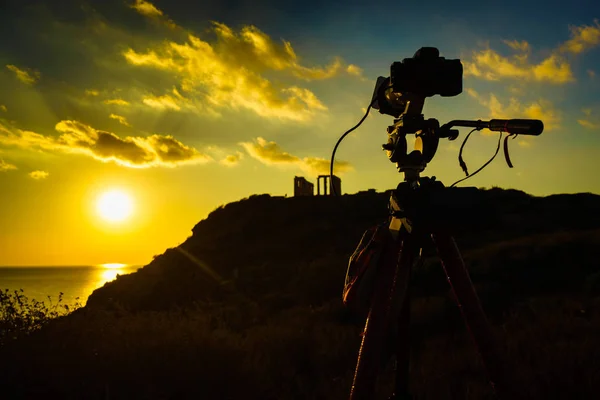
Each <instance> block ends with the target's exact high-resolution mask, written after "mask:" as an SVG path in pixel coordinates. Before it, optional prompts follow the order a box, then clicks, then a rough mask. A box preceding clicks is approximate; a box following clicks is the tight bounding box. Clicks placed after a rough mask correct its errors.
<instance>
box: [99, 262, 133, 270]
mask: <svg viewBox="0 0 600 400" xmlns="http://www.w3.org/2000/svg"><path fill="white" fill-rule="evenodd" d="M100 266H101V267H102V268H106V269H121V268H123V267H126V266H127V264H121V263H106V264H100Z"/></svg>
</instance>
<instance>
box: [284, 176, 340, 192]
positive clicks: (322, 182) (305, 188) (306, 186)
mask: <svg viewBox="0 0 600 400" xmlns="http://www.w3.org/2000/svg"><path fill="white" fill-rule="evenodd" d="M330 181H331V182H330ZM331 185H333V187H334V189H335V193H337V194H338V195H339V194H342V180H341V179H340V178H339V177H337V176H335V175H333V179H330V176H329V175H319V176H318V177H317V196H331V195H333V194H334V192H333V191H332V190H331ZM321 186H322V188H323V190H321ZM321 192H322V193H321ZM314 195H315V185H314V184H313V183H311V182H309V181H307V180H306V179H305V178H304V177H302V176H295V177H294V197H296V196H314Z"/></svg>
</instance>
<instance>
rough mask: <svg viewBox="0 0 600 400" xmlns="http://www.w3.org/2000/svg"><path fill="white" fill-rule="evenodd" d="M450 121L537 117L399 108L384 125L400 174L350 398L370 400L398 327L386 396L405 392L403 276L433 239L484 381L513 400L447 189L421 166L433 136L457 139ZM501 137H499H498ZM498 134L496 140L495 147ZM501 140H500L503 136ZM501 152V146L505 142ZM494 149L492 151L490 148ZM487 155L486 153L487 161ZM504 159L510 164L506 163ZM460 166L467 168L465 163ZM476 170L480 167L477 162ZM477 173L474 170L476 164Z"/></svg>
mask: <svg viewBox="0 0 600 400" xmlns="http://www.w3.org/2000/svg"><path fill="white" fill-rule="evenodd" d="M453 126H467V127H473V128H475V129H474V130H479V129H483V128H488V129H490V130H496V131H500V132H503V131H506V132H509V133H512V134H513V135H516V134H524V135H539V134H540V133H541V132H542V130H543V124H542V123H541V121H538V120H491V121H463V120H455V121H451V122H449V123H447V124H445V125H443V126H442V127H440V126H439V124H438V122H437V120H435V119H430V120H427V121H425V120H424V119H423V116H422V115H408V114H404V115H402V116H401V118H400V119H398V120H396V122H395V125H393V126H390V127H389V128H388V143H387V144H385V145H383V148H384V150H386V151H387V152H388V157H389V158H390V160H391V161H394V162H396V164H397V166H398V169H399V171H400V172H401V173H404V175H405V179H404V182H402V183H400V184H399V185H398V187H397V188H396V189H395V190H394V191H393V192H392V194H391V197H390V202H389V211H390V218H389V226H388V229H387V233H386V235H387V236H388V237H387V239H386V241H385V245H384V247H383V249H382V254H381V256H380V258H379V262H378V264H377V266H376V267H377V269H376V271H377V272H376V278H375V280H374V283H373V295H372V297H371V303H370V309H369V313H368V316H367V321H366V323H365V327H364V330H363V335H362V336H363V338H362V343H361V347H360V350H359V355H358V360H357V364H356V370H355V374H354V380H353V383H352V389H351V393H350V400H363V399H365V400H366V399H372V398H373V394H374V391H375V384H376V380H377V375H378V372H379V369H380V367H381V366H382V365H381V360H382V359H383V357H384V355H385V354H384V350H385V344H384V343H385V341H386V339H387V338H388V337H389V336H388V335H389V332H390V331H393V329H392V327H393V326H394V324H396V325H395V326H396V327H397V332H396V337H395V341H396V346H395V356H396V371H395V375H396V376H395V378H396V379H395V381H396V386H395V392H394V395H393V396H392V397H391V399H410V398H411V397H410V392H409V363H410V343H409V324H410V296H409V281H410V276H411V268H412V265H413V263H414V261H415V260H416V259H417V258H418V257H420V255H421V252H422V249H423V247H424V245H425V243H426V242H427V241H428V240H431V241H432V242H433V244H434V245H435V247H436V249H437V253H438V256H439V258H440V260H441V264H442V267H443V269H444V272H445V274H446V277H447V280H448V283H449V284H450V287H451V289H452V291H453V294H454V298H455V300H456V302H457V304H458V307H459V309H460V311H461V314H462V316H463V319H464V322H465V324H466V326H467V328H468V330H469V332H470V334H471V338H472V340H473V342H474V343H475V346H476V348H477V350H478V352H479V355H480V358H481V359H482V361H483V364H484V368H485V370H486V373H487V377H488V379H489V382H490V384H491V386H492V388H493V389H494V392H495V393H496V395H497V396H499V397H500V398H503V399H518V398H520V396H519V394H518V393H517V392H516V390H515V386H514V384H515V383H516V382H515V379H514V377H512V376H510V375H511V371H510V370H509V369H508V368H507V363H506V360H504V357H503V354H502V353H501V352H500V351H499V345H498V342H497V340H496V339H495V337H494V335H493V333H492V329H491V326H490V324H489V322H488V320H487V317H486V315H485V313H484V311H483V309H482V307H481V303H480V301H479V298H478V296H477V294H476V292H475V289H474V288H473V284H472V283H471V279H470V276H469V273H468V272H467V269H466V266H465V263H464V261H463V259H462V256H461V254H460V251H459V249H458V247H457V245H456V242H455V241H454V238H453V237H452V236H451V234H450V232H451V231H452V226H451V223H450V222H449V219H448V215H449V212H450V207H449V204H451V203H452V202H453V200H452V196H451V195H450V193H449V190H450V189H449V188H446V187H445V186H444V185H443V184H442V183H441V182H439V181H436V180H435V177H432V178H428V177H421V176H420V173H421V172H422V171H423V170H424V169H425V166H426V165H427V163H428V162H429V161H430V160H431V159H432V158H433V156H434V154H435V151H436V149H437V146H438V141H439V138H450V139H451V140H453V139H455V138H456V137H457V136H458V132H457V131H456V130H452V129H450V128H451V127H453ZM415 132H417V139H420V141H421V142H420V143H418V146H419V147H420V148H419V150H414V151H412V152H411V153H410V154H407V152H406V134H408V133H415ZM501 137H502V136H500V138H501ZM499 146H500V141H499V142H498V149H499ZM505 146H506V141H505ZM505 152H506V147H505ZM496 153H497V151H496ZM490 161H491V160H490ZM509 165H510V163H509ZM465 169H466V167H465ZM480 170H481V169H480ZM477 172H478V171H477Z"/></svg>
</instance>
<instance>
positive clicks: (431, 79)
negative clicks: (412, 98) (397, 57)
mask: <svg viewBox="0 0 600 400" xmlns="http://www.w3.org/2000/svg"><path fill="white" fill-rule="evenodd" d="M462 76H463V66H462V63H461V62H460V60H446V59H445V58H444V57H440V52H439V50H438V49H437V48H435V47H422V48H421V49H419V50H417V52H416V53H415V55H414V56H413V58H405V59H404V60H402V61H401V62H394V63H393V64H392V65H391V67H390V83H391V86H392V88H393V91H394V92H396V93H410V94H412V95H416V96H423V97H432V96H435V95H436V94H437V95H440V96H443V97H452V96H458V95H459V94H461V93H462Z"/></svg>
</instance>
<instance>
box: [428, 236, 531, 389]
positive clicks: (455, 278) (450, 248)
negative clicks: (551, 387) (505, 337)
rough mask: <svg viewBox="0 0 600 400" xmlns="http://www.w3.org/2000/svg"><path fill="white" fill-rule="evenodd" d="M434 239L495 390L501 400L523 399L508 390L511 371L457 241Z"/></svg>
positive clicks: (510, 381) (450, 237)
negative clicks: (503, 399) (500, 349)
mask: <svg viewBox="0 0 600 400" xmlns="http://www.w3.org/2000/svg"><path fill="white" fill-rule="evenodd" d="M431 237H432V239H433V242H434V243H435V245H436V247H437V250H438V254H439V257H440V259H441V262H442V267H443V268H444V271H445V273H446V277H447V279H448V282H449V283H450V286H451V288H452V290H453V292H454V296H455V299H456V302H457V304H458V307H459V308H460V311H461V313H462V316H463V319H464V320H465V324H466V325H467V329H468V330H469V332H470V334H471V338H472V339H473V341H474V342H475V346H476V347H477V349H478V351H479V355H480V357H481V359H482V361H483V364H484V367H485V369H486V373H487V375H488V379H489V380H490V383H491V385H492V387H493V388H494V390H495V392H496V394H497V395H498V396H499V397H500V398H506V399H509V398H510V399H517V398H520V396H518V395H517V393H516V390H515V389H514V388H513V387H511V386H509V384H510V383H515V382H514V380H513V379H510V380H509V379H507V378H508V373H509V371H508V369H507V368H506V367H507V366H506V363H505V362H504V357H503V356H502V354H501V353H500V352H499V349H498V344H497V342H496V340H495V338H494V335H493V332H492V329H491V326H490V324H489V322H488V320H487V317H486V315H485V313H484V312H483V308H482V307H481V303H480V301H479V297H478V296H477V293H475V289H474V288H473V284H472V283H471V278H470V276H469V273H468V271H467V268H466V266H465V263H464V261H463V259H462V256H461V254H460V251H459V250H458V247H457V246H456V242H455V241H454V238H453V237H452V236H450V235H447V234H439V233H436V234H432V235H431Z"/></svg>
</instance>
